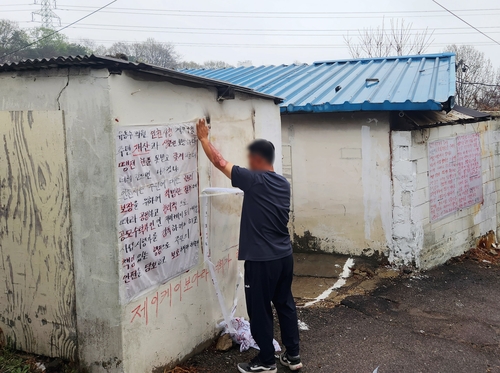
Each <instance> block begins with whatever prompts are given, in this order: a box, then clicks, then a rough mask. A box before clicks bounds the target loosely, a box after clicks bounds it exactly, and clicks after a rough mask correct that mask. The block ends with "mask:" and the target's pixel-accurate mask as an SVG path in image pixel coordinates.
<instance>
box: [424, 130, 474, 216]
mask: <svg viewBox="0 0 500 373" xmlns="http://www.w3.org/2000/svg"><path fill="white" fill-rule="evenodd" d="M429 194H430V220H431V221H436V220H439V219H441V218H443V217H445V216H447V215H449V214H451V213H453V212H455V211H457V210H461V209H463V208H466V207H469V206H472V205H475V204H476V203H481V202H482V201H483V183H482V173H481V140H480V137H479V134H477V133H473V134H467V135H463V136H457V137H456V138H449V139H443V140H437V141H433V142H431V143H429Z"/></svg>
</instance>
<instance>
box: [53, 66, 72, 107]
mask: <svg viewBox="0 0 500 373" xmlns="http://www.w3.org/2000/svg"><path fill="white" fill-rule="evenodd" d="M67 78H68V80H67V81H66V85H65V86H64V87H63V88H62V89H61V91H60V92H59V94H58V95H57V98H56V101H57V108H58V110H61V102H60V99H61V95H62V94H63V92H64V90H65V89H66V88H67V87H68V85H69V68H68V77H67Z"/></svg>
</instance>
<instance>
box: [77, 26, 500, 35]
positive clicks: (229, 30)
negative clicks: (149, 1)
mask: <svg viewBox="0 0 500 373" xmlns="http://www.w3.org/2000/svg"><path fill="white" fill-rule="evenodd" d="M81 26H96V27H124V28H132V29H134V30H135V29H140V28H154V29H164V30H189V31H192V30H198V31H203V32H204V33H205V32H206V31H210V32H211V31H223V32H225V33H233V32H235V31H251V32H342V33H343V34H342V35H344V34H345V32H351V31H352V32H358V31H361V30H359V29H300V30H298V29H258V28H230V29H228V28H206V27H175V26H174V27H172V26H141V25H116V24H99V23H81V24H79V26H78V28H86V27H81ZM484 28H485V29H486V28H487V29H500V26H487V27H484ZM468 29H469V28H468V27H439V28H433V29H432V30H430V31H436V30H437V31H439V30H468ZM426 30H429V28H412V31H426ZM494 32H495V33H496V32H500V31H494ZM305 36H309V35H305Z"/></svg>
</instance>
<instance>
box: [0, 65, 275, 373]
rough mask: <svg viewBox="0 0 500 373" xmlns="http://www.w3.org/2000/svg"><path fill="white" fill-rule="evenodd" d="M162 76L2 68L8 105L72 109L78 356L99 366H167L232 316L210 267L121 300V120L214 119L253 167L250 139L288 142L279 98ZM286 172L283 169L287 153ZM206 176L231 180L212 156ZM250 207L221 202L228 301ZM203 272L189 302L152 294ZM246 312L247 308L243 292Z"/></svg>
mask: <svg viewBox="0 0 500 373" xmlns="http://www.w3.org/2000/svg"><path fill="white" fill-rule="evenodd" d="M153 80H155V79H153ZM160 80H161V79H159V78H158V79H156V81H152V79H151V76H149V75H140V76H139V75H133V76H131V75H129V74H127V73H123V74H122V75H110V74H109V72H108V71H107V70H105V69H103V70H89V69H77V68H75V69H59V70H58V69H53V70H48V71H43V72H24V73H8V74H0V92H1V97H2V99H1V100H0V111H2V110H3V111H9V110H45V111H59V110H62V111H64V119H65V128H66V143H67V148H66V149H67V152H66V156H67V162H68V180H69V182H68V183H69V195H70V198H71V201H70V217H71V226H72V243H73V244H72V245H73V254H74V263H73V264H74V277H75V279H74V280H75V297H76V307H75V308H76V330H77V340H78V354H79V357H80V359H81V361H82V363H83V364H84V365H86V366H87V368H89V371H90V372H92V373H96V372H99V373H104V372H106V373H118V372H125V373H143V372H144V373H146V372H147V373H149V372H151V371H153V370H155V369H156V368H158V371H163V370H161V369H160V367H163V366H166V365H172V364H173V363H175V362H176V361H178V360H180V359H182V358H184V357H185V356H187V355H188V354H190V353H192V352H193V351H195V350H196V348H197V347H200V346H203V345H204V344H205V343H206V342H207V341H208V340H210V339H211V338H212V337H214V335H215V333H216V330H215V323H216V322H217V321H220V320H221V318H222V315H221V313H220V308H219V305H218V303H217V300H216V298H215V294H214V292H213V289H212V285H211V282H210V277H203V276H204V275H203V274H204V272H203V270H204V269H205V267H204V266H203V264H200V265H199V266H198V267H197V268H195V269H193V270H191V271H190V272H189V273H186V274H185V275H183V276H181V277H180V278H178V279H174V280H172V281H171V282H170V283H168V284H165V285H162V286H161V287H158V288H157V289H154V290H152V291H151V292H149V293H148V294H145V295H144V297H143V298H141V299H139V300H137V301H135V302H132V303H129V304H125V303H124V302H123V298H121V297H120V294H121V291H122V290H123V289H120V285H119V284H120V283H121V282H120V280H119V276H120V275H119V273H120V272H119V267H120V263H119V253H118V250H119V247H118V241H117V224H116V208H117V206H116V201H117V200H116V185H115V175H114V167H113V166H114V154H113V153H114V150H113V149H114V148H115V146H114V132H115V126H116V125H135V124H168V123H179V122H186V121H190V120H194V119H196V118H198V117H201V116H210V119H211V125H212V133H211V137H212V140H213V142H214V143H215V144H216V145H217V146H218V148H219V149H220V150H221V152H222V153H223V154H224V155H225V156H226V158H227V159H228V160H230V161H232V162H234V163H236V164H240V165H245V164H246V145H247V143H248V142H249V141H251V140H252V139H254V138H256V137H265V138H267V139H269V140H270V141H273V142H274V143H275V145H276V148H277V149H281V129H280V116H279V109H278V107H277V106H276V105H275V104H274V103H273V102H272V101H270V100H262V99H256V98H254V97H251V96H247V95H240V94H238V93H237V94H236V99H235V100H229V101H225V102H221V103H219V102H217V101H216V92H215V89H207V88H193V87H186V86H184V85H177V84H172V83H168V82H166V81H160ZM276 170H277V171H278V172H281V154H278V155H277V162H276ZM199 173H200V187H201V189H203V188H205V187H208V186H217V187H226V186H229V185H230V182H229V180H227V179H225V177H224V176H223V175H222V174H220V173H219V172H218V171H217V170H215V169H214V168H213V167H212V166H211V165H210V164H209V162H208V160H207V159H206V158H205V157H204V156H203V155H200V158H199ZM240 204H241V199H240V197H216V198H215V199H214V200H213V203H212V206H211V219H212V221H211V245H212V247H213V251H212V252H213V257H214V260H215V261H216V262H217V263H222V264H221V265H220V266H219V268H220V270H219V272H218V276H219V277H220V278H219V281H220V282H221V286H222V288H223V291H224V293H225V294H226V296H227V298H228V299H227V302H228V304H229V303H231V302H232V300H233V298H232V296H233V295H234V286H235V283H236V279H237V275H238V272H239V271H238V265H237V260H236V254H237V247H234V245H235V244H236V243H237V236H238V222H239V213H240ZM31 260H33V261H34V262H33V265H34V266H38V265H40V266H41V265H42V263H37V262H36V260H37V259H36V257H33V258H32V259H31ZM71 264H72V263H68V265H71ZM196 273H197V274H198V276H197V277H199V278H198V282H197V285H196V286H194V287H193V288H192V289H190V290H189V291H186V292H184V291H183V292H182V299H181V293H180V291H174V296H175V298H172V300H171V303H170V300H169V301H168V303H167V301H164V302H163V303H162V304H161V305H159V307H158V309H156V308H155V307H156V306H155V303H152V300H153V298H154V296H155V294H156V293H157V292H159V291H162V290H164V289H166V287H167V286H170V285H172V286H173V287H174V288H175V287H176V285H177V284H179V281H181V282H180V284H181V287H182V290H184V289H185V288H187V286H186V279H187V277H188V276H190V277H191V278H192V276H193V275H195V274H196ZM32 285H34V284H26V286H32ZM179 290H180V288H179ZM241 295H242V294H240V298H242V297H241ZM146 299H147V300H148V302H147V303H146V304H147V305H148V309H149V312H150V313H148V318H147V323H146V317H145V314H143V316H141V317H139V316H137V314H136V313H135V312H133V311H134V309H136V308H137V306H140V305H143V304H144V301H146ZM58 301H59V300H57V299H54V302H55V303H56V302H58ZM239 313H240V314H242V315H244V314H245V311H244V303H243V301H241V299H240V308H239ZM134 315H135V317H134ZM132 319H133V320H132ZM49 321H50V322H53V320H49ZM74 327H75V325H73V328H74ZM73 337H74V336H73ZM35 352H36V351H35ZM42 352H43V351H42Z"/></svg>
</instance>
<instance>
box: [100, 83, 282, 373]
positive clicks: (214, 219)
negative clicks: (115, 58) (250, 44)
mask: <svg viewBox="0 0 500 373" xmlns="http://www.w3.org/2000/svg"><path fill="white" fill-rule="evenodd" d="M146 79H150V78H147V77H145V76H143V75H138V74H123V75H121V76H119V75H115V76H111V78H110V87H111V95H110V97H111V113H112V118H113V122H114V123H116V124H120V125H136V124H145V123H150V124H169V123H180V122H186V121H192V120H195V119H196V118H199V117H202V116H208V117H210V124H211V128H212V130H211V139H212V141H213V143H214V144H215V146H216V147H217V148H218V149H219V150H220V151H221V153H222V154H223V156H224V157H225V158H226V159H227V160H229V161H231V162H233V163H235V164H239V165H243V166H245V165H246V145H247V144H248V143H249V142H250V141H251V140H252V139H254V138H259V137H264V138H267V139H268V140H270V141H272V142H273V143H274V144H275V145H276V149H281V137H280V136H281V131H280V124H279V123H280V116H279V108H278V107H277V106H276V105H274V103H273V102H272V101H269V100H262V99H255V98H251V97H249V96H244V95H240V94H238V93H237V95H236V99H235V100H228V101H224V102H221V103H219V102H217V101H216V92H215V90H209V89H193V88H190V87H186V86H182V85H174V84H172V83H169V82H165V81H163V82H162V81H151V80H146ZM276 159H277V161H276V165H275V166H276V169H277V170H278V171H281V153H279V154H277V157H276ZM199 177H200V191H201V190H203V189H204V188H206V187H209V186H213V187H229V186H230V180H229V179H227V178H226V177H225V176H224V175H223V174H222V173H220V172H219V171H218V170H217V169H215V168H214V167H213V166H212V165H211V164H210V162H209V161H208V159H207V158H206V157H205V156H204V155H203V154H202V151H201V153H200V155H199ZM240 209H241V197H234V196H233V197H230V196H222V197H214V199H213V200H212V203H211V239H210V245H211V248H212V250H211V251H212V255H213V261H214V264H216V265H217V264H218V265H219V266H218V267H219V270H218V279H219V282H220V284H221V287H222V289H223V292H224V294H225V296H226V303H227V306H228V307H230V306H231V304H232V302H233V296H234V293H235V285H236V281H237V277H238V274H239V269H238V266H237V246H236V245H237V243H238V231H239V216H240ZM193 276H195V277H194V278H197V279H198V280H197V281H196V282H195V285H194V286H193V287H192V288H191V289H188V288H189V287H190V286H191V285H193V281H192V279H193ZM200 276H201V277H200ZM187 281H190V282H191V285H186V284H187ZM170 289H174V291H173V292H172V294H173V295H172V296H171V297H167V298H165V299H164V300H163V302H162V303H161V304H160V305H159V307H158V308H157V306H156V305H157V303H156V302H157V298H155V297H157V296H158V294H160V297H161V294H162V293H163V294H166V293H167V292H171V290H170ZM175 289H177V291H175ZM239 297H240V299H239V306H240V309H239V311H238V313H239V314H241V315H244V314H245V311H244V301H243V292H242V291H241V288H240V293H239ZM137 307H140V308H139V310H142V309H144V307H147V308H148V309H149V310H148V312H147V313H146V312H145V311H144V312H143V311H141V312H140V313H139V314H138V313H137V310H138V308H137ZM146 316H147V318H146ZM221 320H222V314H221V312H220V307H219V304H218V302H217V300H216V296H215V293H214V291H213V285H212V284H211V282H210V276H208V277H207V276H206V267H205V266H204V264H203V263H200V265H199V266H198V267H197V268H194V269H192V270H191V271H189V272H187V273H186V274H184V275H182V276H180V277H179V278H176V279H174V280H172V281H170V282H168V283H166V284H164V285H161V286H159V287H158V288H156V289H154V290H152V291H150V292H149V293H148V294H145V295H144V296H143V297H141V298H140V299H139V300H136V301H133V302H131V303H129V304H124V305H123V309H122V311H121V322H122V330H123V351H124V353H123V366H124V370H125V372H134V373H136V372H137V373H143V372H144V373H146V372H151V371H152V370H154V369H155V368H160V367H162V366H164V365H166V364H170V363H172V362H176V361H178V360H180V359H182V358H184V357H185V356H187V355H188V354H190V353H191V352H193V350H194V349H195V348H196V347H201V346H203V345H204V343H205V342H206V341H208V340H210V339H211V338H213V337H214V336H215V324H216V322H218V321H221ZM158 371H162V372H163V370H160V369H159V370H158Z"/></svg>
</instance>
